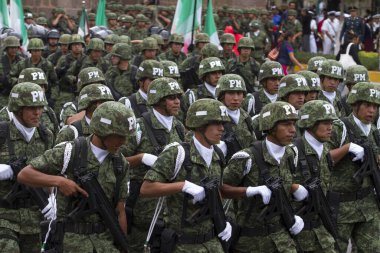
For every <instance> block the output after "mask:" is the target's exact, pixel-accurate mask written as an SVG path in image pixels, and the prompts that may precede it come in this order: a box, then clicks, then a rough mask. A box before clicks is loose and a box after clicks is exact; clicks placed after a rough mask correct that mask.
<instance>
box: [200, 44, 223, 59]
mask: <svg viewBox="0 0 380 253" xmlns="http://www.w3.org/2000/svg"><path fill="white" fill-rule="evenodd" d="M219 53H220V51H219V48H218V47H217V46H216V45H214V44H212V43H208V44H206V45H205V46H204V47H203V48H202V49H201V55H202V57H203V59H205V58H208V57H219Z"/></svg>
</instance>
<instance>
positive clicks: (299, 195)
mask: <svg viewBox="0 0 380 253" xmlns="http://www.w3.org/2000/svg"><path fill="white" fill-rule="evenodd" d="M307 196H309V192H308V191H307V190H306V188H305V187H303V186H302V185H299V186H298V189H297V190H296V191H295V192H293V197H294V199H295V200H296V201H302V200H304V199H306V198H307Z"/></svg>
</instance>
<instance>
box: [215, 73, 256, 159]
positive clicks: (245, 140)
mask: <svg viewBox="0 0 380 253" xmlns="http://www.w3.org/2000/svg"><path fill="white" fill-rule="evenodd" d="M215 94H216V97H217V99H218V100H219V101H220V102H222V103H223V104H224V105H225V106H226V107H227V112H228V116H229V117H230V119H231V121H230V122H227V123H224V124H223V127H224V134H223V136H222V140H223V141H224V142H225V143H226V154H227V155H226V159H227V161H228V160H229V159H230V158H231V157H232V155H233V154H235V153H236V152H238V151H240V150H242V149H244V148H248V147H249V146H250V145H251V144H252V143H253V142H254V141H256V136H255V133H254V130H253V126H252V119H251V117H250V116H249V114H248V113H247V112H246V111H244V110H243V109H242V108H241V104H242V102H243V100H244V97H245V96H246V94H247V90H246V89H245V83H244V80H243V79H242V78H241V77H240V76H239V75H235V74H226V75H223V76H222V77H221V78H220V79H219V81H218V85H217V86H216V91H215Z"/></svg>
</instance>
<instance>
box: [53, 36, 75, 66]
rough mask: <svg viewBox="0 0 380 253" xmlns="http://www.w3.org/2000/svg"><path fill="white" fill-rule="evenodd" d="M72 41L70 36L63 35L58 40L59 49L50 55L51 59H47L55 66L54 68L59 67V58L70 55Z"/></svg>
mask: <svg viewBox="0 0 380 253" xmlns="http://www.w3.org/2000/svg"><path fill="white" fill-rule="evenodd" d="M70 41H71V35H70V34H62V36H61V37H60V38H59V40H58V46H59V49H58V50H57V51H56V52H55V53H53V54H51V55H49V57H48V58H47V59H48V61H50V62H51V63H52V64H53V66H57V64H58V60H59V58H61V56H63V55H66V54H68V53H70V51H69V45H70Z"/></svg>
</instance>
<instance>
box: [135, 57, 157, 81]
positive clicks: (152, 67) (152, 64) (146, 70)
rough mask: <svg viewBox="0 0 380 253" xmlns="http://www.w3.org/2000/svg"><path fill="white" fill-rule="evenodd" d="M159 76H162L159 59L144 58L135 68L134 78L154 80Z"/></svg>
mask: <svg viewBox="0 0 380 253" xmlns="http://www.w3.org/2000/svg"><path fill="white" fill-rule="evenodd" d="M160 77H164V66H163V65H162V63H161V62H159V61H156V60H145V61H143V62H142V63H141V64H140V66H139V68H138V69H137V73H136V80H141V79H144V78H149V79H152V80H154V79H156V78H160Z"/></svg>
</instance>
